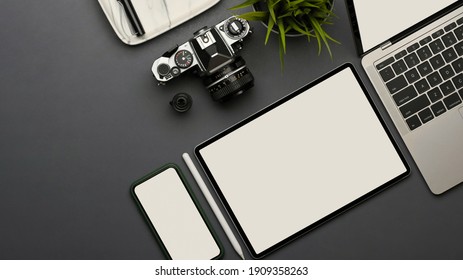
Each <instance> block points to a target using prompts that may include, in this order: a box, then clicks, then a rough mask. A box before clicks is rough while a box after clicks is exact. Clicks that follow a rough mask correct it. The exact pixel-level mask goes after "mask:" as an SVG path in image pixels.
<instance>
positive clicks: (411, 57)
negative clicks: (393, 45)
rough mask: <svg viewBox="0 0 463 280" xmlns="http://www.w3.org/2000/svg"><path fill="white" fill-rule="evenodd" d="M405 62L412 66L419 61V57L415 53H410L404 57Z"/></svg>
mask: <svg viewBox="0 0 463 280" xmlns="http://www.w3.org/2000/svg"><path fill="white" fill-rule="evenodd" d="M404 60H405V62H406V63H407V66H408V67H410V68H412V67H413V66H415V65H418V63H420V59H419V58H418V56H417V55H416V53H412V54H409V55H407V56H406V57H404Z"/></svg>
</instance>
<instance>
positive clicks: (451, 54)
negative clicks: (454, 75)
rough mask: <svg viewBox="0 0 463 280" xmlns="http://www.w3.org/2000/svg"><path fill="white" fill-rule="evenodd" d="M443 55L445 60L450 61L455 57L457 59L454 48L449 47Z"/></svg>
mask: <svg viewBox="0 0 463 280" xmlns="http://www.w3.org/2000/svg"><path fill="white" fill-rule="evenodd" d="M442 56H443V57H444V59H445V62H447V63H449V62H451V61H453V60H455V59H457V57H458V56H457V53H456V52H455V51H454V50H453V48H450V49H447V50H445V51H443V52H442Z"/></svg>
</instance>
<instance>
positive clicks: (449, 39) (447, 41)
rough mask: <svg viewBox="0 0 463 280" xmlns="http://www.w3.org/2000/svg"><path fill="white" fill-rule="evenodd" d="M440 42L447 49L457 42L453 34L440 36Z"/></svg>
mask: <svg viewBox="0 0 463 280" xmlns="http://www.w3.org/2000/svg"><path fill="white" fill-rule="evenodd" d="M442 42H444V45H445V46H446V47H447V48H448V47H450V46H451V45H453V44H455V43H456V42H457V38H456V37H455V35H453V33H451V32H449V33H447V34H445V35H444V36H442Z"/></svg>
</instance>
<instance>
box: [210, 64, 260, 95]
mask: <svg viewBox="0 0 463 280" xmlns="http://www.w3.org/2000/svg"><path fill="white" fill-rule="evenodd" d="M203 83H204V85H205V86H206V88H207V90H208V91H209V93H210V94H211V97H212V99H213V100H214V101H219V102H223V101H226V100H228V99H230V98H231V97H234V96H237V95H240V94H242V93H244V92H245V91H246V90H248V89H250V88H252V87H253V86H254V77H253V76H252V73H251V71H249V69H248V67H246V62H245V61H244V59H243V58H242V57H241V56H237V57H236V59H235V60H234V61H233V62H231V63H229V64H228V65H226V66H224V67H222V68H221V69H220V70H218V71H216V72H214V73H213V74H211V75H209V76H206V77H205V78H204V79H203Z"/></svg>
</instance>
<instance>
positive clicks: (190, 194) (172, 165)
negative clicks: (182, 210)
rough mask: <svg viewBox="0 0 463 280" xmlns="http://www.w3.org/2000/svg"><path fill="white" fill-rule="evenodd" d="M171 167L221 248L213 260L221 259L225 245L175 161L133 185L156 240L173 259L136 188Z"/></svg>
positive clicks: (132, 187) (165, 253)
mask: <svg viewBox="0 0 463 280" xmlns="http://www.w3.org/2000/svg"><path fill="white" fill-rule="evenodd" d="M169 168H173V169H174V170H175V172H176V173H177V175H178V176H179V178H180V180H181V181H182V184H183V186H184V187H185V190H186V191H187V193H188V195H189V196H190V198H191V200H192V201H193V204H194V205H195V207H196V209H197V210H198V212H199V214H200V216H201V218H202V219H203V221H204V223H205V224H206V226H207V228H208V229H209V232H210V233H211V235H212V237H213V239H214V241H215V243H216V244H217V247H218V248H219V254H218V255H217V256H215V257H214V258H212V259H213V260H215V259H220V258H222V256H223V246H222V244H221V243H220V240H219V238H218V237H217V234H216V232H215V231H214V229H213V228H212V226H211V224H210V222H209V220H208V219H207V217H206V215H205V213H204V210H203V209H202V208H201V206H200V204H199V202H198V200H197V198H196V196H195V195H194V193H193V191H192V190H191V187H190V186H189V184H188V181H187V180H186V178H185V176H184V175H183V173H182V172H181V170H180V168H179V167H178V166H177V165H176V164H173V163H169V164H166V165H164V166H162V167H160V168H158V169H156V170H155V171H153V172H150V173H149V174H147V175H145V176H143V177H142V178H140V179H138V180H136V181H135V182H134V183H133V184H132V185H131V188H130V190H131V194H132V196H133V198H134V200H135V202H136V204H137V206H138V209H139V210H140V212H141V213H142V215H143V217H144V219H145V220H146V222H147V223H148V225H149V227H150V229H151V231H152V232H153V234H154V237H155V238H156V241H157V242H158V244H159V245H160V247H161V250H162V252H163V253H164V255H165V256H166V257H167V258H168V259H170V260H172V256H171V255H170V253H169V250H168V249H167V247H166V245H165V244H164V242H163V240H162V238H161V237H160V235H159V234H158V232H157V230H156V227H155V226H154V224H153V223H152V222H151V220H150V218H149V216H148V214H147V213H146V211H145V209H144V207H143V205H142V204H141V202H140V200H139V199H138V197H137V195H136V193H135V188H136V187H137V186H139V185H141V184H142V183H144V182H145V181H147V180H149V179H151V178H153V177H155V176H156V175H158V174H161V173H162V172H164V171H166V170H167V169H169Z"/></svg>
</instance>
